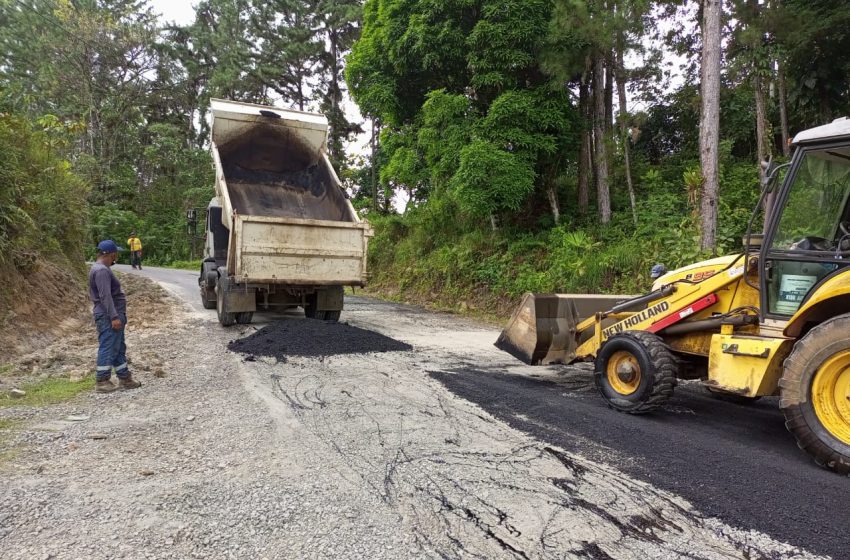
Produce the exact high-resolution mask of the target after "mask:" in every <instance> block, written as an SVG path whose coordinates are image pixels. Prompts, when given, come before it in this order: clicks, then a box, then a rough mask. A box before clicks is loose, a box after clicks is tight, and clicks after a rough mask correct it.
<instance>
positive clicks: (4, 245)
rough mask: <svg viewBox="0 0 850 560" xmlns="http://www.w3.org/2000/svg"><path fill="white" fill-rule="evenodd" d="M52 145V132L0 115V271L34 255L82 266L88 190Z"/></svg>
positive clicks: (16, 117)
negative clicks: (66, 259) (60, 257)
mask: <svg viewBox="0 0 850 560" xmlns="http://www.w3.org/2000/svg"><path fill="white" fill-rule="evenodd" d="M46 121H50V122H55V121H53V119H49V118H47V119H43V122H46ZM53 126H56V125H55V124H54V125H53ZM63 133H64V132H63ZM53 145H54V138H53V131H44V130H40V129H39V127H37V126H33V125H32V124H30V123H29V122H28V121H27V120H26V119H24V118H22V117H18V116H13V115H10V114H0V153H2V154H3V157H2V158H0V267H2V266H4V265H10V264H12V263H13V262H15V263H16V264H17V265H22V264H23V263H26V262H29V261H30V260H32V259H33V258H35V257H36V256H39V255H40V256H44V257H50V256H58V255H64V256H66V257H68V258H69V259H70V260H71V262H75V261H77V262H79V261H81V260H82V254H83V253H82V251H83V247H84V244H85V243H84V242H85V224H86V218H87V215H88V213H87V210H86V206H85V198H86V195H87V192H88V187H87V185H86V184H85V183H84V182H83V181H81V180H80V178H79V177H77V176H76V175H75V174H74V173H73V171H72V169H71V168H72V166H71V163H70V162H69V161H67V160H65V159H63V158H62V157H60V156H59V155H58V154H57V153H56V150H55V149H54V147H53ZM25 255H28V256H26V257H25Z"/></svg>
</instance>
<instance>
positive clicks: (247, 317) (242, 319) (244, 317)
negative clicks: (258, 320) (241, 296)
mask: <svg viewBox="0 0 850 560" xmlns="http://www.w3.org/2000/svg"><path fill="white" fill-rule="evenodd" d="M253 320H254V312H253V311H243V312H242V313H237V314H236V322H237V323H238V324H240V325H248V324H250V323H251V321H253Z"/></svg>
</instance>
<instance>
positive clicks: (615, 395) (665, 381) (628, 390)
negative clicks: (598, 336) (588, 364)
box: [593, 331, 678, 414]
mask: <svg viewBox="0 0 850 560" xmlns="http://www.w3.org/2000/svg"><path fill="white" fill-rule="evenodd" d="M677 371H678V365H677V362H676V358H675V357H674V356H673V352H672V351H671V350H670V348H669V347H668V346H667V345H666V344H664V340H662V338H661V337H660V336H658V335H655V334H652V333H648V332H644V331H626V332H624V333H621V334H617V335H614V336H612V337H611V338H609V339H608V340H607V341H606V342H605V343H604V344H603V345H602V348H600V349H599V353H598V354H597V356H596V367H595V368H594V373H593V379H594V381H595V383H596V387H597V389H599V392H600V393H601V394H602V397H603V398H604V399H605V401H606V402H607V403H608V406H610V407H611V408H613V409H614V410H617V411H619V412H626V413H628V414H646V413H647V412H652V411H653V410H657V409H658V408H660V407H661V406H662V405H663V404H664V403H666V402H667V401H668V400H669V399H670V397H672V396H673V388H674V387H675V386H676V373H677Z"/></svg>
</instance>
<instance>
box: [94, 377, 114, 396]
mask: <svg viewBox="0 0 850 560" xmlns="http://www.w3.org/2000/svg"><path fill="white" fill-rule="evenodd" d="M116 389H118V387H116V386H115V384H114V383H113V382H112V381H110V380H109V379H105V380H103V381H97V382H95V384H94V391H95V393H111V392H112V391H115V390H116Z"/></svg>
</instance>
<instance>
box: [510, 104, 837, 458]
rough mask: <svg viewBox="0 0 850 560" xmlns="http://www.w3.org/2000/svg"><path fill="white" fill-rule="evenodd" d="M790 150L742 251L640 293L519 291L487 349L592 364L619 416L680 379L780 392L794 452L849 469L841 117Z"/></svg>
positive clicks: (741, 395)
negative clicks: (514, 306)
mask: <svg viewBox="0 0 850 560" xmlns="http://www.w3.org/2000/svg"><path fill="white" fill-rule="evenodd" d="M793 145H794V147H795V150H794V156H793V158H792V160H791V162H790V163H788V164H785V165H783V166H778V167H774V166H773V165H772V164H771V165H770V166H769V168H768V169H767V172H766V175H767V177H768V178H767V180H766V181H765V182H764V185H763V189H762V194H761V199H760V200H759V203H758V205H757V207H756V210H755V211H754V213H753V218H752V219H751V220H750V223H749V226H748V227H747V233H746V236H745V238H744V243H743V251H742V252H741V253H740V254H736V255H730V256H725V257H720V258H715V259H711V260H707V261H703V262H699V263H696V264H693V265H690V266H686V267H684V268H680V269H678V270H674V271H672V272H668V273H666V274H663V275H662V276H660V277H659V278H658V279H657V280H655V283H654V284H653V286H652V291H651V292H650V293H648V294H646V295H642V296H638V297H628V298H626V299H623V298H622V297H621V298H618V297H616V296H600V295H595V296H594V295H592V296H586V295H571V294H526V295H525V297H524V299H523V302H522V304H521V305H520V306H519V308H517V310H516V311H515V312H514V314H513V316H512V317H511V319H510V321H509V323H508V325H507V327H506V328H505V330H504V331H503V332H502V334H501V336H500V337H499V339H498V341H497V342H496V346H498V347H499V348H501V349H502V350H505V351H507V352H510V353H511V354H513V355H514V356H515V357H517V358H519V359H520V360H522V361H524V362H526V363H528V364H555V363H563V364H569V363H573V362H578V361H591V360H593V361H594V381H595V384H596V387H597V388H598V389H599V392H600V393H601V395H602V397H603V398H604V399H605V400H606V401H607V403H608V405H609V406H611V407H612V408H614V409H616V410H618V411H621V412H625V413H630V414H643V413H648V412H652V411H655V410H658V409H659V408H661V407H662V406H663V405H664V403H665V402H666V401H667V400H668V399H670V397H671V396H672V394H673V390H674V388H675V387H676V384H677V380H679V379H697V380H700V382H701V383H702V384H703V385H705V386H706V388H707V389H709V390H711V391H712V392H714V393H717V394H720V395H729V396H734V397H736V398H738V399H742V400H746V399H756V398H759V397H762V396H769V395H778V396H779V407H780V408H781V410H782V412H783V413H784V416H785V425H786V426H787V428H788V430H789V431H790V432H791V433H792V434H793V435H794V437H795V438H796V440H797V444H798V445H799V447H800V448H801V449H803V450H804V451H806V452H807V453H809V454H810V455H811V456H812V457H813V458H814V460H815V461H816V462H817V463H818V464H819V465H821V466H824V467H827V468H829V469H832V470H834V471H837V472H839V473H842V474H850V119H847V118H842V119H838V120H836V121H834V122H833V123H831V124H828V125H825V126H820V127H817V128H813V129H810V130H807V131H804V132H801V133H800V134H798V135H797V136H796V137H795V138H794V140H793ZM782 168H785V169H786V173H785V178H784V180H783V181H781V184H779V183H780V182H779V181H778V180H777V178H778V177H779V174H780V173H779V172H780V170H781V169H782ZM777 185H778V186H777ZM721 188H722V187H721ZM766 200H767V201H771V200H772V201H773V202H772V203H770V204H767V205H766V204H765V201H766ZM765 206H767V208H766V211H765V216H766V218H765V220H764V228H763V231H762V232H761V233H759V234H754V233H752V231H753V224H754V222H755V221H756V218H757V217H758V216H759V215H760V214H761V211H762V209H763V208H764V207H765Z"/></svg>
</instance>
